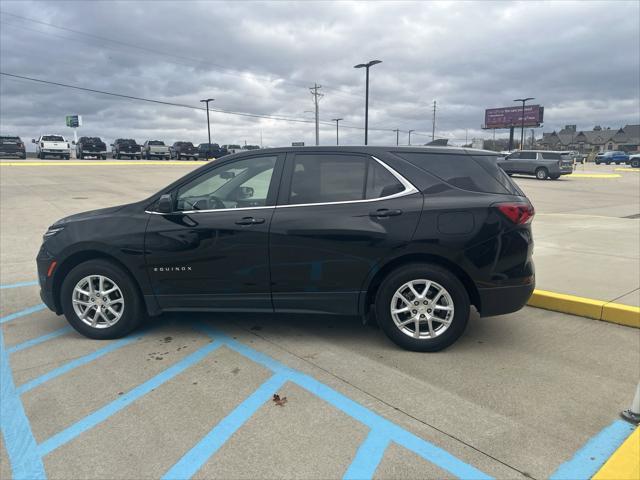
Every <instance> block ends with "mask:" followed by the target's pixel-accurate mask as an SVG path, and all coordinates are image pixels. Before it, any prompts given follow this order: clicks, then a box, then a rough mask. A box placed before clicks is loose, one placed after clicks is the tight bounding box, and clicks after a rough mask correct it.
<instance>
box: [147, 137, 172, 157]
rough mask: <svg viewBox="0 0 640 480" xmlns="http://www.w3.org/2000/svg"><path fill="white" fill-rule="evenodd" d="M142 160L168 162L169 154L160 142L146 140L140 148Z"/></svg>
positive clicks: (167, 148) (167, 149)
mask: <svg viewBox="0 0 640 480" xmlns="http://www.w3.org/2000/svg"><path fill="white" fill-rule="evenodd" d="M142 158H146V159H147V160H151V159H152V158H160V159H165V160H169V159H170V158H171V154H170V152H169V147H167V146H166V145H165V144H164V142H163V141H162V140H147V141H146V142H144V145H143V146H142Z"/></svg>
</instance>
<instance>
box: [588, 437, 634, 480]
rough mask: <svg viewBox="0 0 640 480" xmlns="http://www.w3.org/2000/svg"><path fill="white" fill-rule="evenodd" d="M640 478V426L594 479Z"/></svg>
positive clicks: (627, 479) (621, 479)
mask: <svg viewBox="0 0 640 480" xmlns="http://www.w3.org/2000/svg"><path fill="white" fill-rule="evenodd" d="M637 478H640V428H636V429H635V431H634V432H633V433H632V434H631V435H630V436H629V437H628V438H627V439H626V440H625V441H624V443H623V444H622V445H620V447H619V448H618V449H617V450H616V451H615V452H614V453H613V455H611V457H610V458H609V460H607V462H606V463H605V464H604V465H603V466H602V468H601V469H600V470H599V471H598V472H597V473H596V474H595V475H594V476H593V480H632V479H637Z"/></svg>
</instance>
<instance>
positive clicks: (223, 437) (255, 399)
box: [162, 374, 287, 480]
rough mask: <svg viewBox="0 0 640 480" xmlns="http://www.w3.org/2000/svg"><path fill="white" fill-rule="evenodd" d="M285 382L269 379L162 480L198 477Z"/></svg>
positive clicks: (274, 377)
mask: <svg viewBox="0 0 640 480" xmlns="http://www.w3.org/2000/svg"><path fill="white" fill-rule="evenodd" d="M286 381H287V377H286V376H285V375H281V374H276V375H273V376H272V377H271V378H269V380H267V381H266V382H264V383H263V384H262V385H261V386H260V387H259V388H258V389H257V390H256V391H255V392H253V393H252V394H251V395H249V397H247V398H246V399H245V400H244V401H243V402H242V403H241V404H240V405H238V406H237V407H236V408H235V409H234V410H233V411H232V412H231V413H230V414H229V415H227V416H226V417H225V418H224V419H223V420H222V421H221V422H220V423H218V425H216V426H215V427H214V428H213V429H212V430H211V431H210V432H209V433H207V434H206V435H205V436H204V437H203V438H202V440H200V441H199V442H198V443H197V444H196V445H195V446H194V447H193V448H192V449H191V450H189V451H188V452H187V453H186V454H185V455H184V456H183V457H182V458H181V459H180V460H178V462H177V463H176V464H175V465H174V466H173V467H171V468H170V469H169V470H168V471H167V473H165V474H164V475H163V476H162V478H163V479H164V480H175V479H183V478H191V477H192V476H193V475H195V474H196V472H197V471H198V470H200V468H201V467H202V466H203V465H204V464H205V463H206V461H207V460H208V459H209V458H210V457H211V456H212V455H213V454H214V453H216V452H217V451H218V450H219V449H220V447H222V446H223V445H224V444H225V443H226V442H227V440H229V438H231V436H232V435H233V434H234V433H235V432H236V430H238V429H239V428H240V427H241V426H242V425H244V423H245V422H246V421H247V420H249V418H251V416H252V415H253V414H254V413H255V412H256V411H257V410H258V409H259V408H260V407H261V406H262V405H264V403H265V402H267V401H268V400H269V399H270V398H271V396H272V395H273V392H276V391H278V389H279V388H280V387H281V386H282V385H283V384H284V383H285V382H286Z"/></svg>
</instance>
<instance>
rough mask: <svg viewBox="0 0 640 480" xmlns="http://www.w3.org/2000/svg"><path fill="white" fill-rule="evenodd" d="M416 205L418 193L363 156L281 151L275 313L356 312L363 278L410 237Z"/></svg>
mask: <svg viewBox="0 0 640 480" xmlns="http://www.w3.org/2000/svg"><path fill="white" fill-rule="evenodd" d="M421 209H422V194H420V193H419V192H418V191H417V190H416V188H415V187H414V186H413V185H411V184H410V183H409V182H408V181H406V180H405V179H403V178H402V177H400V175H399V174H397V173H396V172H394V171H393V170H392V169H390V168H389V167H388V166H386V165H385V164H384V163H383V162H381V161H379V160H377V159H375V158H373V157H371V156H370V155H361V154H356V153H345V152H327V151H323V152H313V151H307V152H304V153H302V152H300V153H290V154H288V156H287V160H286V166H285V173H284V176H283V182H282V185H281V187H280V196H279V199H278V206H277V207H276V209H275V212H274V215H273V220H272V222H271V234H270V260H271V285H272V287H271V288H272V298H273V305H274V308H275V310H276V311H297V312H305V311H306V312H323V313H337V314H355V313H357V311H358V298H359V295H360V294H361V291H360V290H361V288H363V284H364V282H365V279H366V277H367V275H368V274H369V272H370V271H371V269H372V268H373V267H374V266H375V264H376V263H377V262H378V261H379V260H380V259H381V258H384V257H385V256H387V255H389V254H390V253H391V252H392V251H394V250H395V249H398V248H401V247H402V246H404V245H406V244H407V243H408V242H409V240H410V239H411V237H412V235H413V232H414V231H415V228H416V225H417V222H418V219H419V216H420V212H421Z"/></svg>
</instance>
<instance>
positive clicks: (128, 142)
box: [118, 138, 136, 145]
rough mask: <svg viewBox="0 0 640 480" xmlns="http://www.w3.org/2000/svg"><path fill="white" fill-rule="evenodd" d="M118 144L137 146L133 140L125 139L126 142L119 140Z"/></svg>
mask: <svg viewBox="0 0 640 480" xmlns="http://www.w3.org/2000/svg"><path fill="white" fill-rule="evenodd" d="M118 143H123V144H125V145H135V144H136V141H135V140H133V139H131V138H125V139H124V140H118Z"/></svg>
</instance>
